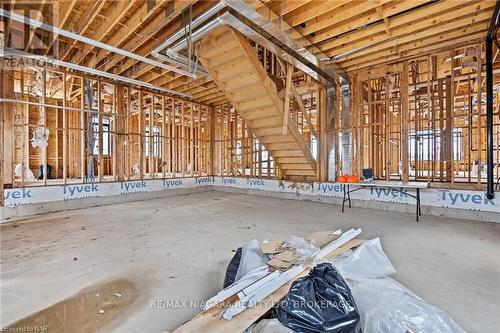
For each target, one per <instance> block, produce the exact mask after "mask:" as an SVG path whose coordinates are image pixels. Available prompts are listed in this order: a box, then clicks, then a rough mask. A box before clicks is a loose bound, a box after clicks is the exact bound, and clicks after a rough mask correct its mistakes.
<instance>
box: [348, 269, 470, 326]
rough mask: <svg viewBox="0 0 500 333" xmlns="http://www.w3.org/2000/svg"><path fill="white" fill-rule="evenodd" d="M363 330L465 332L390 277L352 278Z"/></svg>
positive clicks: (352, 290)
mask: <svg viewBox="0 0 500 333" xmlns="http://www.w3.org/2000/svg"><path fill="white" fill-rule="evenodd" d="M351 292H352V295H353V297H354V300H355V301H356V305H357V306H358V311H359V313H360V316H361V327H362V330H363V333H405V332H411V333H465V331H464V330H463V329H462V328H461V327H460V326H458V324H457V323H456V322H455V321H454V320H453V319H452V318H450V316H448V314H447V313H446V312H444V311H442V310H440V309H438V308H437V307H435V306H433V305H431V304H429V303H427V302H425V301H424V300H423V299H421V298H420V297H418V296H417V295H415V294H414V293H412V292H411V291H410V290H408V289H407V288H405V287H404V286H403V285H401V284H400V283H398V282H397V281H396V280H394V279H391V278H389V277H386V278H380V279H367V280H359V281H351Z"/></svg>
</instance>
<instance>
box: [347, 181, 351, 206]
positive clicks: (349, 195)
mask: <svg viewBox="0 0 500 333" xmlns="http://www.w3.org/2000/svg"><path fill="white" fill-rule="evenodd" d="M347 198H348V199H349V208H351V185H347Z"/></svg>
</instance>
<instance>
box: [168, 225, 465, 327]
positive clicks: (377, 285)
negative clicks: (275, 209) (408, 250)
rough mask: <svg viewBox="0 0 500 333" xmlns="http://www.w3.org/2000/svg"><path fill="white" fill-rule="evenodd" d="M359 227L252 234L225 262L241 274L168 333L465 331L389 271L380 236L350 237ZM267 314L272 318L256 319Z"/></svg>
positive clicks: (356, 232)
mask: <svg viewBox="0 0 500 333" xmlns="http://www.w3.org/2000/svg"><path fill="white" fill-rule="evenodd" d="M360 234H361V229H350V230H347V231H344V232H342V231H341V230H340V229H339V230H336V231H331V230H330V231H318V232H315V233H313V234H312V235H309V236H307V237H305V238H300V237H290V238H289V239H288V240H287V241H283V240H275V241H265V242H262V243H260V244H259V242H258V241H257V240H252V241H250V242H249V243H247V244H246V245H244V246H243V247H242V248H241V250H240V249H238V251H237V254H238V252H241V253H242V255H241V256H240V257H239V259H240V260H239V261H237V260H235V258H236V257H237V256H235V258H233V260H231V264H230V266H231V265H232V266H234V265H235V263H236V262H238V271H239V272H242V273H243V272H244V274H243V276H242V277H241V278H239V279H236V280H235V281H234V283H232V284H231V285H229V286H227V287H226V288H224V289H223V290H221V291H220V292H218V293H217V294H216V295H215V296H213V297H212V298H210V299H209V300H208V301H206V302H205V306H204V311H203V312H201V313H199V314H198V315H196V316H195V317H194V318H193V319H192V320H190V321H189V322H187V323H185V324H184V325H182V326H180V327H179V328H177V329H176V330H175V331H174V333H187V332H206V333H210V332H214V333H216V332H217V333H218V332H245V333H264V332H265V333H267V332H283V333H285V332H286V333H288V332H292V331H293V332H298V333H313V332H328V333H359V332H360V330H362V331H363V332H373V333H392V332H394V333H398V332H416V333H424V332H435V333H455V332H458V333H462V332H464V331H463V330H462V329H461V328H460V327H459V326H458V325H457V324H456V323H455V322H454V321H453V320H452V319H451V318H450V317H449V316H448V315H447V314H446V313H444V312H443V311H441V310H439V309H437V308H436V307H434V306H432V305H430V304H428V303H426V302H425V301H424V300H422V299H421V298H419V297H418V296H416V295H415V294H413V293H412V292H411V291H409V290H408V289H406V288H405V287H403V286H402V285H401V284H399V283H398V282H396V281H395V280H393V279H391V278H390V277H388V276H389V275H391V274H394V273H395V272H396V270H395V268H394V266H393V265H392V264H391V262H390V260H389V259H388V258H387V256H386V255H385V253H384V251H383V250H382V245H381V243H380V239H378V238H375V239H372V240H370V241H365V240H361V239H356V237H358V236H359V235H360ZM266 257H267V258H269V260H267V261H266V260H263V258H266ZM236 259H237V258H236ZM246 260H249V261H250V262H245V261H246ZM249 267H253V268H252V269H250V270H248V269H249ZM231 269H232V270H235V267H232V268H231ZM228 271H229V267H228ZM226 278H227V276H226ZM272 309H274V312H272V313H271V312H270V310H272ZM266 313H268V314H269V313H271V318H272V319H262V320H261V321H259V319H260V318H262V317H263V316H264V315H265V314H266ZM273 316H276V317H277V318H274V317H273ZM267 318H269V316H267ZM257 322H258V323H257ZM423 322H425V325H422V324H420V323H423ZM419 325H420V326H419ZM419 327H420V328H419ZM422 327H424V328H425V329H423V328H422Z"/></svg>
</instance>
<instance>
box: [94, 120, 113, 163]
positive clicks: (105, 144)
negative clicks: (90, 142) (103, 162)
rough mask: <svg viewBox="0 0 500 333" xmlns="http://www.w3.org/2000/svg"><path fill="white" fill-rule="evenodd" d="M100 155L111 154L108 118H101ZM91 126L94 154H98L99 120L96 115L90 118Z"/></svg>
mask: <svg viewBox="0 0 500 333" xmlns="http://www.w3.org/2000/svg"><path fill="white" fill-rule="evenodd" d="M101 125H102V155H103V156H109V155H111V131H110V120H109V119H108V118H103V119H102V124H101ZM92 126H93V130H94V133H95V134H94V137H95V138H96V139H95V145H94V155H99V144H100V142H99V135H98V133H99V120H98V118H97V117H93V118H92Z"/></svg>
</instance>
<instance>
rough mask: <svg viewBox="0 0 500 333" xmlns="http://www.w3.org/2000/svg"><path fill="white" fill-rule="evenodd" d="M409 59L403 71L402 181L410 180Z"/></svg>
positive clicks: (404, 63) (404, 64)
mask: <svg viewBox="0 0 500 333" xmlns="http://www.w3.org/2000/svg"><path fill="white" fill-rule="evenodd" d="M409 106H410V104H409V86H408V61H405V62H403V70H402V72H401V163H402V164H403V167H402V176H401V178H402V181H403V182H408V181H409V172H408V171H409V170H408V166H409V163H408V116H409V111H410V109H409Z"/></svg>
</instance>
